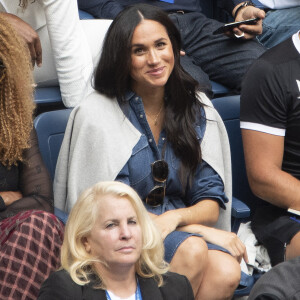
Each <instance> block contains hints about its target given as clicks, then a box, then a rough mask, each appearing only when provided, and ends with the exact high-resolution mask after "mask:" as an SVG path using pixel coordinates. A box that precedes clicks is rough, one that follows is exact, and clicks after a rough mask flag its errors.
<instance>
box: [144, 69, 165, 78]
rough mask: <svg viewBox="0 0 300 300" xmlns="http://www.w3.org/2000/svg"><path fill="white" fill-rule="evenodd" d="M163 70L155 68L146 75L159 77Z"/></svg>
mask: <svg viewBox="0 0 300 300" xmlns="http://www.w3.org/2000/svg"><path fill="white" fill-rule="evenodd" d="M164 70H165V67H160V68H155V69H151V70H149V71H147V73H148V74H150V75H153V76H159V75H161V74H162V73H163V72H164Z"/></svg>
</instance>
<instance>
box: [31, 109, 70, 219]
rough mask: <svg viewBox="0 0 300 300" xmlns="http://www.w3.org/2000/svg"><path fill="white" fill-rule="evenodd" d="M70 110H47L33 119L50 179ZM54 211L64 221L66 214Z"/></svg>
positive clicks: (52, 177)
mask: <svg viewBox="0 0 300 300" xmlns="http://www.w3.org/2000/svg"><path fill="white" fill-rule="evenodd" d="M71 111H72V109H63V110H54V111H49V112H45V113H42V114H40V115H38V116H37V117H36V118H35V120H34V127H35V130H36V132H37V136H38V140H39V148H40V151H41V155H42V158H43V160H44V163H45V165H46V167H47V169H48V171H49V173H50V176H51V179H52V180H53V179H54V174H55V167H56V162H57V158H58V154H59V150H60V147H61V143H62V140H63V138H64V133H65V130H66V126H67V123H68V119H69V115H70V113H71ZM54 213H55V215H56V216H57V217H58V218H59V219H60V220H61V221H62V222H63V223H66V221H67V218H68V215H67V214H66V213H65V212H63V211H61V210H60V209H58V208H54Z"/></svg>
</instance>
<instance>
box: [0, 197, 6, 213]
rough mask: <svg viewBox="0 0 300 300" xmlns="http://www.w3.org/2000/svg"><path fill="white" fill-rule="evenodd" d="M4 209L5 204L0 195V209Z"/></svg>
mask: <svg viewBox="0 0 300 300" xmlns="http://www.w3.org/2000/svg"><path fill="white" fill-rule="evenodd" d="M4 210H6V205H5V202H4V200H3V198H2V197H1V196H0V211H4Z"/></svg>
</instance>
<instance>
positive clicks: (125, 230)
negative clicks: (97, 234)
mask: <svg viewBox="0 0 300 300" xmlns="http://www.w3.org/2000/svg"><path fill="white" fill-rule="evenodd" d="M120 238H121V239H122V240H128V239H130V238H131V231H130V228H129V226H128V224H124V225H122V226H121V232H120Z"/></svg>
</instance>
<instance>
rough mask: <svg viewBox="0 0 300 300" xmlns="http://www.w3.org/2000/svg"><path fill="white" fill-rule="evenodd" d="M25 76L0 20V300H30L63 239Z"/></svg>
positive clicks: (16, 40) (15, 42)
mask: <svg viewBox="0 0 300 300" xmlns="http://www.w3.org/2000/svg"><path fill="white" fill-rule="evenodd" d="M31 72H32V68H31V62H30V59H29V51H28V49H27V48H26V46H25V44H24V43H23V41H22V40H21V38H20V37H19V36H17V34H16V33H15V31H14V30H13V29H12V28H11V27H10V26H9V25H8V24H7V22H6V21H5V19H3V18H2V17H0V299H36V297H37V293H38V290H39V287H40V285H41V283H42V282H43V281H44V280H45V278H46V277H47V276H48V275H49V273H50V271H51V270H54V269H56V268H57V267H58V265H59V258H58V257H59V249H60V245H61V243H62V236H63V225H62V224H61V223H60V221H58V220H57V218H56V217H55V216H54V215H53V214H52V213H53V195H52V184H51V180H50V177H49V174H48V173H47V170H46V168H45V166H44V164H43V161H42V158H41V155H40V152H39V147H38V141H37V136H36V133H35V131H34V129H33V111H34V108H35V105H34V102H33V87H34V83H33V79H32V74H31Z"/></svg>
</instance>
